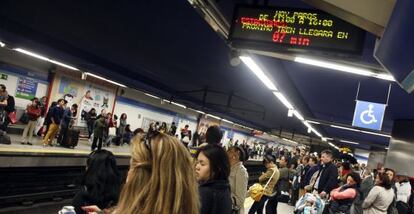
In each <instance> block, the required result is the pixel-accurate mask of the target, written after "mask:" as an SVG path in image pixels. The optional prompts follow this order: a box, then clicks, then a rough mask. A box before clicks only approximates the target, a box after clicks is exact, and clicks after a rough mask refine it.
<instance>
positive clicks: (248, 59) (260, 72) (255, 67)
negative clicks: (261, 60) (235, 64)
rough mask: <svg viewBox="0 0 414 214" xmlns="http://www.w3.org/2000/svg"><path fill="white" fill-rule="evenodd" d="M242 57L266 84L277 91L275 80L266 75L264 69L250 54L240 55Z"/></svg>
mask: <svg viewBox="0 0 414 214" xmlns="http://www.w3.org/2000/svg"><path fill="white" fill-rule="evenodd" d="M240 59H241V60H242V61H243V63H244V64H245V65H246V66H247V67H249V68H250V70H251V71H252V72H253V73H254V74H255V75H256V76H257V77H258V78H259V79H260V81H262V83H263V84H265V86H266V87H267V88H268V89H270V90H272V91H277V88H276V86H275V85H274V84H273V82H272V81H271V80H270V79H269V78H268V77H267V76H266V74H265V73H264V72H263V70H262V69H261V68H260V67H259V66H258V65H257V64H256V63H255V62H254V61H253V59H252V58H251V57H249V56H240Z"/></svg>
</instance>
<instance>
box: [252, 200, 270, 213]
mask: <svg viewBox="0 0 414 214" xmlns="http://www.w3.org/2000/svg"><path fill="white" fill-rule="evenodd" d="M268 198H269V197H267V196H265V195H263V196H262V199H260V201H255V202H254V203H253V205H252V207H251V208H250V210H249V214H254V213H258V214H262V213H263V207H264V204H265V203H266V201H267V199H268Z"/></svg>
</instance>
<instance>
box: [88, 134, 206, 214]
mask: <svg viewBox="0 0 414 214" xmlns="http://www.w3.org/2000/svg"><path fill="white" fill-rule="evenodd" d="M131 145H132V153H131V161H130V169H129V171H128V176H127V180H126V183H125V185H124V187H123V189H122V192H121V196H120V199H119V203H118V205H117V207H115V210H114V211H112V212H111V211H105V212H104V213H116V214H121V213H122V214H136V213H160V214H170V213H173V214H178V213H179V214H193V213H199V207H200V205H199V203H200V202H199V197H198V193H197V182H196V178H195V174H194V172H193V171H192V167H193V161H192V158H191V156H190V154H189V152H188V151H187V149H186V148H185V147H184V146H183V145H182V144H181V143H180V142H179V141H178V140H177V139H176V138H174V137H171V136H168V135H167V134H162V133H159V132H154V134H153V135H150V136H147V137H145V138H144V139H142V140H141V139H140V138H133V140H132V143H131ZM83 209H84V210H86V211H88V212H89V213H103V212H102V211H101V210H100V209H99V208H98V207H96V206H89V207H84V208H83Z"/></svg>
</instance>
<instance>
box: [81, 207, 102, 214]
mask: <svg viewBox="0 0 414 214" xmlns="http://www.w3.org/2000/svg"><path fill="white" fill-rule="evenodd" d="M82 210H84V211H85V212H86V213H88V214H100V213H103V211H102V210H101V209H100V208H99V207H98V206H96V205H91V206H84V207H82Z"/></svg>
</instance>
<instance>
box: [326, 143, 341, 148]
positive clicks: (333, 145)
mask: <svg viewBox="0 0 414 214" xmlns="http://www.w3.org/2000/svg"><path fill="white" fill-rule="evenodd" d="M328 144H329V145H330V146H332V147H334V148H335V149H338V150H339V147H337V146H336V145H335V144H333V143H331V142H329V143H328Z"/></svg>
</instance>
